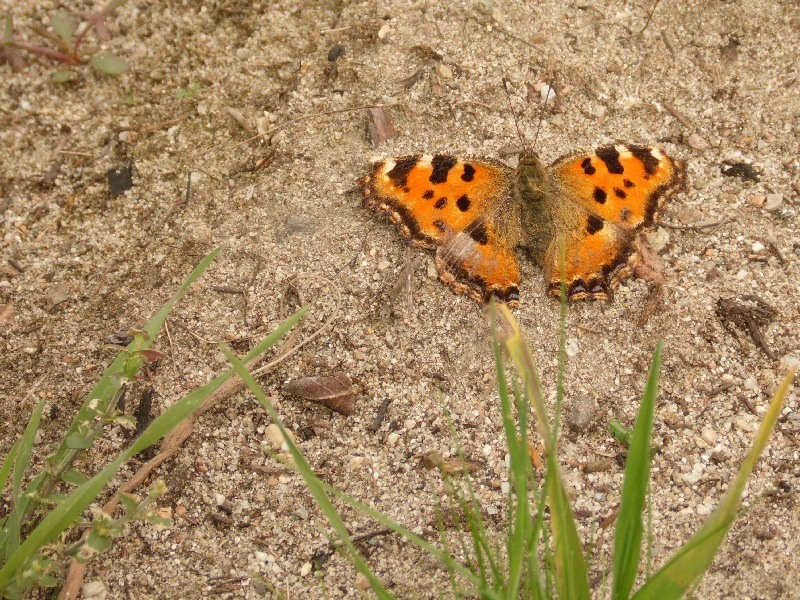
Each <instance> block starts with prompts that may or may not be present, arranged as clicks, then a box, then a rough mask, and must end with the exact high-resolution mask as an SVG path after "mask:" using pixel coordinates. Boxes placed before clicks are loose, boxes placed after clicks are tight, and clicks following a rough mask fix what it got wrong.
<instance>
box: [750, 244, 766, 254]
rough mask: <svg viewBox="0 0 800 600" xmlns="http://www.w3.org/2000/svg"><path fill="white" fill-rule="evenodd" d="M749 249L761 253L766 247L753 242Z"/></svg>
mask: <svg viewBox="0 0 800 600" xmlns="http://www.w3.org/2000/svg"><path fill="white" fill-rule="evenodd" d="M751 248H752V249H753V252H761V251H762V250H764V249H765V248H766V246H765V245H764V244H762V243H761V242H753V245H752V246H751Z"/></svg>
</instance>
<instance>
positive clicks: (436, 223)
mask: <svg viewBox="0 0 800 600" xmlns="http://www.w3.org/2000/svg"><path fill="white" fill-rule="evenodd" d="M433 226H434V227H436V229H438V230H439V231H441V232H442V233H444V232H445V231H446V230H447V225H445V224H444V221H442V220H441V219H436V220H435V221H434V222H433Z"/></svg>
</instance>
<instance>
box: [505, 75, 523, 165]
mask: <svg viewBox="0 0 800 600" xmlns="http://www.w3.org/2000/svg"><path fill="white" fill-rule="evenodd" d="M503 89H504V90H505V91H506V100H508V108H509V109H511V116H512V117H514V127H516V128H517V135H518V136H519V141H520V142H521V143H522V149H523V151H524V153H525V154H528V146H527V144H525V138H524V137H522V131H520V128H519V121H517V113H515V112H514V105H513V104H512V103H511V94H510V93H509V92H508V78H506V77H503Z"/></svg>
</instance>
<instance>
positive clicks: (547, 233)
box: [514, 153, 553, 265]
mask: <svg viewBox="0 0 800 600" xmlns="http://www.w3.org/2000/svg"><path fill="white" fill-rule="evenodd" d="M548 184H549V176H548V173H547V170H546V168H545V166H544V165H543V164H542V161H541V160H539V157H538V156H537V155H536V154H534V153H530V154H523V155H522V156H520V159H519V166H518V167H517V172H516V181H515V189H514V198H515V200H516V201H517V202H518V203H519V206H520V207H521V213H522V231H523V239H522V245H523V246H524V247H525V248H527V250H528V252H529V253H530V255H531V257H532V258H533V259H534V260H535V261H536V262H537V263H539V264H540V265H541V264H542V261H543V260H544V256H545V253H546V250H547V247H548V246H549V245H550V241H551V240H552V239H553V231H552V218H551V215H550V209H551V206H550V204H549V203H548V202H547V200H548V198H549V197H550V195H551V190H550V187H551V186H549V185H548Z"/></svg>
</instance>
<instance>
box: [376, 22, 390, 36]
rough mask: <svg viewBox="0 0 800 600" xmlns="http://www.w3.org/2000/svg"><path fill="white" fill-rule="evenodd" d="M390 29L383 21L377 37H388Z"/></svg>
mask: <svg viewBox="0 0 800 600" xmlns="http://www.w3.org/2000/svg"><path fill="white" fill-rule="evenodd" d="M391 30H392V28H391V27H389V25H388V24H386V23H384V24H383V26H382V27H381V28H380V29H379V30H378V39H379V40H385V39H386V38H387V37H389V32H390V31H391Z"/></svg>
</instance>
